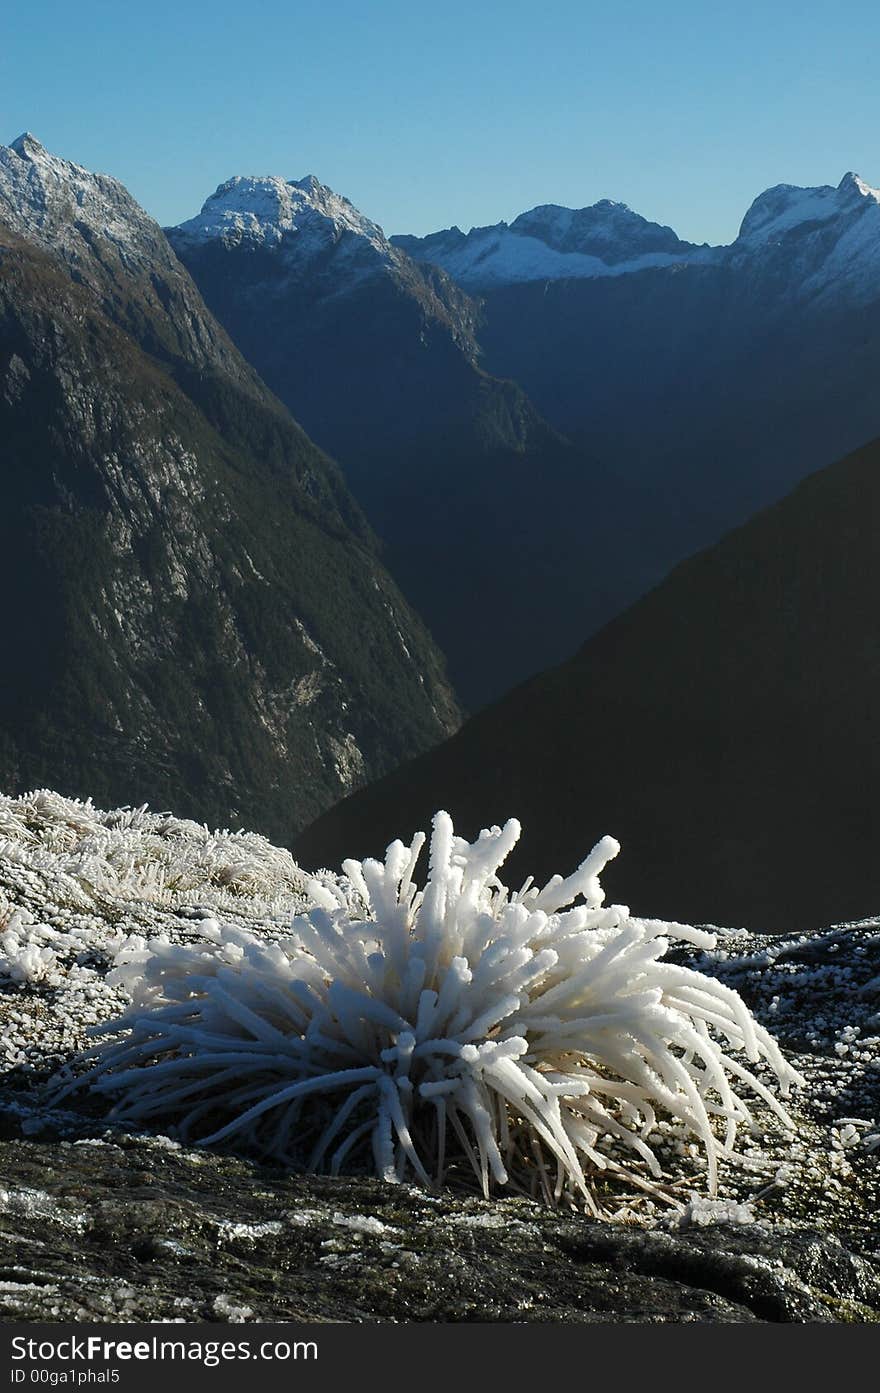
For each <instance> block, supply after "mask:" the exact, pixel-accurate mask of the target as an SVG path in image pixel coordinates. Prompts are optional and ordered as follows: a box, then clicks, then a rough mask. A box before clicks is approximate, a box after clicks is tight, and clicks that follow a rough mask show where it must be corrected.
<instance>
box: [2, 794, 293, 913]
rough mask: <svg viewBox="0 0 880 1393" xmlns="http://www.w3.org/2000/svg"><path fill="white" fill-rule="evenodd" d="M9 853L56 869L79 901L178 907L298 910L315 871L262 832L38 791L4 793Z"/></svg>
mask: <svg viewBox="0 0 880 1393" xmlns="http://www.w3.org/2000/svg"><path fill="white" fill-rule="evenodd" d="M0 859H6V860H7V861H12V862H16V863H18V864H20V865H22V866H25V867H27V868H28V869H31V870H34V871H37V872H40V873H42V874H43V875H48V876H49V877H51V879H52V880H53V881H54V882H56V883H57V884H58V885H59V886H61V887H62V893H65V892H66V897H67V899H69V900H70V902H71V903H72V904H75V905H77V906H80V907H85V906H86V905H87V904H88V903H90V902H94V901H95V900H115V901H125V900H128V901H134V900H137V901H140V902H142V903H148V904H154V905H157V906H161V907H162V908H164V909H174V908H176V907H178V906H180V905H185V904H191V903H192V902H193V900H197V901H198V902H199V904H201V905H206V906H208V907H210V908H212V909H216V910H219V911H223V910H229V911H230V912H232V911H234V910H235V909H236V908H237V907H238V905H239V904H240V903H241V902H242V901H243V900H249V901H251V902H252V903H251V905H250V906H249V907H250V908H251V909H252V910H253V911H254V912H257V910H259V909H263V910H264V911H265V912H267V913H270V912H272V911H277V910H278V909H285V910H289V908H290V906H291V904H292V903H297V904H302V903H304V900H305V895H304V892H305V886H306V877H305V876H304V875H303V874H302V872H301V871H300V869H299V867H298V866H297V864H296V862H295V861H294V860H293V857H292V856H291V855H290V853H289V852H288V851H284V850H282V849H281V848H279V847H275V846H272V844H271V842H268V841H267V840H266V839H265V837H260V836H258V835H257V834H256V833H253V832H222V831H216V832H211V831H209V830H208V828H207V827H205V826H202V825H200V824H199V823H197V822H190V821H188V820H186V819H185V818H177V817H172V815H171V814H170V813H151V812H150V811H149V810H148V809H147V808H146V806H144V807H140V808H121V809H116V810H115V811H113V812H102V811H101V810H100V809H99V808H96V807H94V806H93V804H92V802H91V800H88V801H86V802H80V800H79V799H76V798H63V797H62V796H61V795H60V794H58V793H54V792H52V791H51V790H50V789H38V790H36V791H35V792H33V793H27V794H24V795H23V796H22V797H20V798H9V797H5V796H2V795H0Z"/></svg>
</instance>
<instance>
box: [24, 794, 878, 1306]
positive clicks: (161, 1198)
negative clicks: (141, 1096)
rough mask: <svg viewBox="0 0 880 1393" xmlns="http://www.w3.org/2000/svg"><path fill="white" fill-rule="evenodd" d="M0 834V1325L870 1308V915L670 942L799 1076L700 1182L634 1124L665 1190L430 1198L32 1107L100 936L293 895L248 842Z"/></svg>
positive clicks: (55, 802) (186, 831)
mask: <svg viewBox="0 0 880 1393" xmlns="http://www.w3.org/2000/svg"><path fill="white" fill-rule="evenodd" d="M0 830H2V834H3V837H4V841H3V843H2V847H0V1023H2V1031H0V1041H2V1050H3V1053H2V1055H0V1175H2V1180H0V1271H2V1282H0V1313H2V1316H3V1318H4V1319H6V1320H27V1321H53V1320H98V1321H153V1320H157V1321H160V1320H170V1319H180V1318H183V1319H184V1320H188V1321H210V1322H227V1321H234V1322H239V1321H242V1322H246V1321H250V1320H294V1321H316V1322H317V1321H327V1320H347V1321H386V1320H406V1321H417V1320H432V1321H435V1320H446V1321H563V1320H564V1321H583V1322H595V1321H607V1320H614V1321H651V1322H658V1321H701V1322H704V1321H724V1322H727V1321H751V1320H761V1321H786V1322H792V1321H794V1322H801V1321H821V1322H839V1321H845V1322H863V1321H876V1320H878V1319H880V1226H878V1219H877V1215H878V1212H880V1067H878V1045H880V1033H878V1031H880V1013H878V1006H880V977H878V972H880V933H878V929H877V924H876V921H875V922H874V923H873V924H871V925H866V926H854V927H849V928H847V927H844V928H841V929H837V930H830V931H826V932H824V933H819V934H812V935H809V934H807V935H803V934H802V935H794V936H792V937H790V938H788V939H768V938H754V937H750V936H749V935H747V934H738V935H724V936H723V937H722V938H721V939H720V942H719V946H718V948H717V949H715V950H714V951H712V952H708V953H706V952H703V953H697V952H695V951H694V950H682V951H683V952H685V951H686V952H687V958H688V961H689V962H690V964H691V965H692V966H694V967H697V968H699V969H700V970H701V971H704V972H707V973H711V974H713V975H716V976H718V977H719V978H720V979H721V980H722V981H724V982H725V983H727V984H728V985H729V986H732V987H734V988H735V989H736V990H738V991H739V992H740V993H741V994H742V995H743V996H744V997H745V999H746V1000H747V1002H748V1004H749V1006H750V1007H751V1009H752V1010H753V1012H754V1013H755V1015H756V1016H757V1017H758V1019H759V1020H761V1021H762V1023H763V1024H764V1025H766V1026H768V1027H769V1028H770V1029H772V1030H773V1031H774V1033H775V1034H776V1035H777V1037H778V1039H779V1041H780V1043H781V1045H782V1047H783V1048H784V1050H785V1051H786V1053H787V1055H788V1057H789V1058H790V1059H791V1060H792V1062H793V1063H794V1064H795V1065H796V1066H797V1068H798V1069H799V1070H800V1071H801V1072H802V1073H803V1074H804V1075H805V1077H806V1080H807V1086H806V1088H805V1089H804V1090H802V1091H799V1092H798V1094H797V1095H796V1096H795V1098H794V1100H793V1103H792V1116H793V1121H794V1123H795V1132H794V1133H793V1134H791V1133H787V1132H785V1131H782V1130H780V1129H778V1128H776V1127H775V1126H770V1125H768V1124H769V1119H768V1117H765V1116H764V1115H763V1114H761V1113H760V1112H756V1114H755V1123H756V1126H755V1129H754V1132H753V1133H752V1134H751V1135H747V1136H745V1137H744V1138H743V1143H742V1145H741V1148H740V1150H741V1153H742V1154H741V1160H740V1163H739V1164H736V1165H734V1164H725V1165H724V1167H723V1170H722V1175H721V1182H720V1193H719V1198H718V1199H717V1200H716V1201H707V1200H706V1199H704V1198H701V1193H702V1190H703V1187H704V1183H705V1172H704V1171H703V1170H701V1168H700V1164H699V1161H698V1159H697V1158H696V1156H695V1155H694V1154H693V1153H694V1152H695V1151H696V1148H693V1150H691V1149H689V1148H688V1146H687V1145H686V1144H685V1143H684V1141H683V1139H682V1135H680V1134H679V1133H678V1132H677V1131H676V1129H675V1127H673V1126H671V1125H669V1124H663V1123H661V1124H660V1126H659V1128H658V1137H657V1140H658V1145H659V1147H660V1154H661V1155H662V1156H663V1159H664V1166H665V1168H666V1170H667V1172H668V1174H669V1175H670V1177H671V1178H673V1179H674V1180H675V1181H676V1184H677V1191H676V1194H677V1196H678V1208H677V1209H674V1208H673V1209H667V1208H666V1206H665V1205H663V1204H661V1203H659V1202H656V1201H655V1200H654V1199H651V1198H648V1197H647V1196H645V1195H644V1194H642V1193H641V1192H635V1193H627V1190H626V1187H620V1188H618V1189H617V1190H616V1192H615V1191H613V1190H611V1189H609V1190H608V1192H607V1193H606V1194H605V1195H604V1200H605V1203H606V1206H607V1209H608V1211H609V1213H611V1214H613V1215H614V1216H615V1217H614V1218H613V1219H612V1220H602V1221H599V1220H594V1219H591V1218H589V1217H587V1216H585V1215H583V1214H580V1213H577V1212H560V1211H557V1210H552V1209H548V1208H546V1207H544V1206H542V1205H539V1204H538V1203H536V1202H534V1201H532V1200H530V1199H527V1198H510V1199H508V1198H503V1199H497V1200H492V1201H489V1202H487V1201H484V1200H482V1199H475V1198H474V1197H473V1195H472V1194H470V1193H468V1189H467V1186H466V1183H465V1182H464V1181H462V1182H460V1183H459V1182H455V1183H454V1184H453V1186H452V1187H451V1188H450V1189H448V1190H445V1191H444V1192H443V1193H441V1194H439V1195H438V1194H433V1193H429V1192H425V1191H421V1190H416V1189H413V1188H410V1187H402V1186H394V1185H387V1184H382V1183H379V1182H377V1181H374V1180H370V1179H366V1178H364V1177H361V1176H354V1177H350V1178H346V1179H339V1180H330V1179H322V1178H315V1177H306V1176H300V1175H290V1174H283V1173H281V1172H279V1171H277V1170H273V1169H271V1168H268V1167H265V1166H257V1165H254V1164H253V1163H252V1162H250V1161H248V1160H247V1159H245V1158H242V1157H236V1156H232V1155H226V1154H218V1153H213V1152H208V1151H204V1150H191V1149H187V1148H185V1147H181V1146H180V1145H179V1144H178V1143H177V1142H176V1141H174V1140H173V1139H170V1138H168V1137H164V1136H160V1135H143V1134H141V1135H136V1134H132V1133H130V1132H128V1131H126V1130H125V1129H124V1128H122V1127H121V1126H119V1125H118V1124H114V1123H113V1122H112V1121H108V1119H107V1118H106V1117H104V1116H103V1115H102V1114H101V1113H100V1110H99V1109H97V1108H96V1107H95V1106H94V1105H93V1104H92V1105H90V1106H89V1107H88V1108H84V1109H83V1110H81V1111H73V1110H71V1109H70V1108H69V1106H68V1104H67V1103H62V1104H61V1105H60V1106H56V1107H55V1108H54V1109H53V1108H52V1107H50V1106H48V1105H47V1098H46V1094H45V1090H44V1087H43V1085H44V1081H45V1079H46V1078H47V1076H48V1075H49V1074H50V1073H51V1071H52V1069H53V1068H54V1067H55V1066H56V1065H57V1064H58V1063H59V1062H61V1061H64V1060H66V1059H68V1058H69V1057H70V1055H71V1054H72V1053H73V1052H75V1051H77V1050H79V1049H80V1048H81V1047H82V1045H83V1043H84V1041H85V1031H86V1029H87V1027H88V1025H89V1024H90V1023H93V1022H95V1021H103V1020H107V1019H109V1018H111V1017H112V1016H113V1015H115V1014H116V1012H117V1010H118V1008H119V1006H120V1004H121V1001H120V997H119V990H118V988H113V987H110V986H108V984H107V982H106V971H107V967H108V964H109V961H110V959H111V956H112V952H113V948H114V944H118V943H119V941H120V939H121V938H122V937H123V936H125V935H127V934H131V933H139V934H141V935H142V936H144V937H147V938H150V937H153V936H155V935H159V934H163V935H167V936H168V937H170V938H171V939H172V940H173V941H182V940H183V939H185V938H186V937H187V936H188V935H190V934H191V933H192V931H193V926H194V920H197V919H200V918H204V917H205V916H207V915H218V916H220V917H222V918H224V919H226V920H231V921H235V922H239V923H242V924H247V925H248V926H249V927H250V928H251V929H254V930H256V931H257V932H261V933H263V932H264V933H266V934H267V936H275V935H277V934H278V933H279V932H283V928H284V925H285V921H286V918H287V916H288V915H289V914H290V912H291V911H292V910H294V909H296V908H299V907H301V906H302V904H303V897H304V895H305V893H306V887H305V884H304V879H303V877H302V876H301V873H300V872H299V871H298V869H297V868H296V867H295V866H294V865H293V863H292V862H291V861H290V858H289V857H288V856H287V855H286V854H285V853H283V852H279V851H277V850H275V849H273V848H271V847H270V846H268V845H267V844H266V843H264V842H262V841H261V840H260V839H257V838H252V837H251V838H248V837H239V838H223V839H219V840H218V839H211V838H210V837H208V835H207V834H206V833H205V832H204V830H203V829H200V828H198V827H196V826H194V825H193V824H187V823H185V822H181V821H178V820H175V819H161V818H154V817H149V816H147V815H143V814H134V815H133V814H131V813H128V814H126V813H124V812H117V813H108V814H97V813H96V812H95V810H94V809H92V808H90V807H89V806H83V805H82V804H71V803H69V802H66V801H65V800H60V799H58V798H56V797H55V796H54V795H51V794H43V795H40V796H39V797H38V798H36V799H32V800H26V801H16V802H14V803H11V802H9V801H8V800H4V802H3V805H2V807H0ZM159 866H161V867H163V868H164V871H163V873H164V876H165V879H164V880H163V879H161V878H160V877H158V876H157V874H156V868H157V867H159ZM151 868H152V869H151Z"/></svg>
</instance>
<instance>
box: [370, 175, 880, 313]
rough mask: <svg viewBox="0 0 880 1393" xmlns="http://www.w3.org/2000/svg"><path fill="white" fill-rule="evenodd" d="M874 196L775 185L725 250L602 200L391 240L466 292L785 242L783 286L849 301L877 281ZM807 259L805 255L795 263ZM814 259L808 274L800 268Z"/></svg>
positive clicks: (741, 254) (730, 258) (861, 185)
mask: <svg viewBox="0 0 880 1393" xmlns="http://www.w3.org/2000/svg"><path fill="white" fill-rule="evenodd" d="M878 205H880V191H878V190H877V189H873V188H871V186H870V185H869V184H867V183H865V181H864V180H863V179H860V178H859V176H858V175H856V174H853V173H848V174H845V175H844V176H843V178H842V180H841V181H840V183H839V184H838V185H837V187H836V188H835V187H834V186H832V185H822V186H820V187H817V188H799V187H797V186H796V185H793V184H778V185H776V186H775V187H774V188H771V189H767V190H765V192H764V193H762V194H759V195H758V197H757V198H756V199H755V200H754V202H753V203H752V205H751V207H750V208H749V210H748V212H747V213H746V215H745V217H744V218H743V221H742V225H741V227H740V231H739V235H738V236H737V238H736V239H735V241H734V242H732V243H731V244H730V245H729V246H718V247H712V246H709V245H707V244H703V245H701V246H698V245H696V244H695V243H692V242H685V241H682V240H681V239H680V238H679V237H678V236H677V235H676V234H675V232H673V230H672V229H671V228H669V227H664V226H662V225H661V224H659V223H654V222H650V221H649V220H648V219H646V218H643V217H642V216H641V215H640V214H638V213H634V212H633V211H632V210H631V209H630V208H629V207H627V205H626V204H625V203H615V202H612V201H611V200H610V199H607V198H604V199H601V200H600V201H599V202H598V203H595V204H592V205H591V206H590V207H587V208H565V207H562V206H560V205H557V204H548V205H543V206H541V207H537V208H532V209H531V210H530V211H529V212H527V213H521V214H520V215H519V217H517V218H515V219H514V221H513V222H512V223H510V224H508V223H505V222H501V223H497V224H495V225H494V226H492V227H475V228H472V229H471V231H470V232H468V233H466V234H465V233H463V232H462V231H461V230H460V229H459V228H457V227H452V228H449V229H448V230H446V231H443V232H434V233H430V234H428V236H426V237H412V236H395V237H392V239H391V241H392V243H393V244H394V245H395V246H398V247H401V248H403V249H404V250H405V251H406V252H407V253H408V254H409V255H410V256H411V257H413V259H414V260H416V261H420V262H425V263H429V264H431V265H435V266H438V267H440V268H441V269H443V270H445V271H446V272H447V273H448V274H449V275H450V276H452V277H453V279H454V280H456V281H457V282H458V283H459V284H460V285H461V286H462V287H464V288H465V289H467V290H469V291H470V292H472V293H480V292H482V291H486V290H490V289H493V288H497V287H499V286H503V285H515V284H518V283H522V282H527V281H537V280H568V279H587V280H590V279H595V278H597V277H604V276H620V275H627V274H632V273H634V272H640V271H646V270H652V269H653V270H659V269H663V268H669V267H675V266H705V265H717V266H721V265H724V264H727V263H730V262H732V263H738V262H740V261H741V260H742V259H744V258H750V257H755V256H756V255H760V254H762V253H764V252H766V251H768V250H769V249H771V248H773V247H778V246H779V245H780V244H782V243H784V244H785V247H786V251H787V253H788V254H789V256H791V253H792V251H793V250H794V249H795V248H797V249H798V252H799V253H802V255H801V256H800V258H799V261H798V264H797V266H796V267H794V268H793V270H794V271H795V272H796V274H793V276H792V283H793V284H794V283H795V282H798V283H799V284H800V286H801V289H802V291H803V293H805V294H812V293H817V292H820V291H826V290H828V289H831V288H832V287H833V289H834V291H835V293H840V292H841V290H844V289H845V290H846V291H847V292H848V293H849V294H852V295H858V293H859V290H860V288H863V287H864V277H865V273H866V271H867V268H868V266H870V268H871V270H872V272H873V274H874V276H875V277H878V278H880V206H878ZM803 253H806V255H803ZM809 257H812V258H813V260H814V263H815V264H814V265H812V266H811V267H810V268H809V270H808V269H807V265H806V262H807V261H808V259H809Z"/></svg>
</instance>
